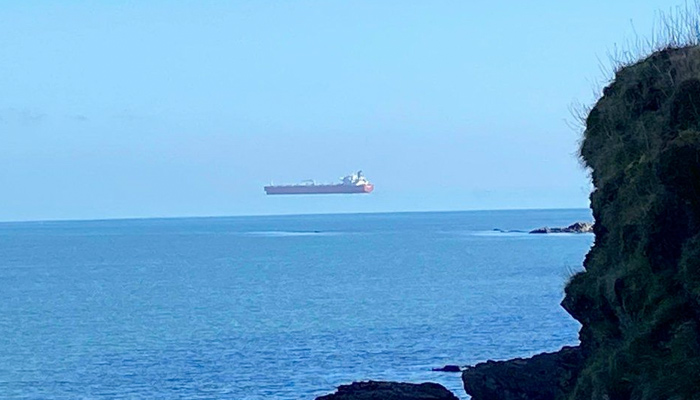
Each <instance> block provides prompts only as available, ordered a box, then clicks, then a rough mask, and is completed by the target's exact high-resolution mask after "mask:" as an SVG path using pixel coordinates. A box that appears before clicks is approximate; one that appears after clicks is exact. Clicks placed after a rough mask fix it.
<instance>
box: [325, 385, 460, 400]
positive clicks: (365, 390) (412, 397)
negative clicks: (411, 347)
mask: <svg viewBox="0 0 700 400" xmlns="http://www.w3.org/2000/svg"><path fill="white" fill-rule="evenodd" d="M316 400H459V399H458V398H457V396H455V395H454V394H452V392H450V391H449V390H447V389H445V387H444V386H442V385H439V384H437V383H432V382H426V383H403V382H377V381H368V382H353V383H352V384H350V385H342V386H340V387H338V391H337V392H335V393H333V394H327V395H325V396H321V397H317V398H316Z"/></svg>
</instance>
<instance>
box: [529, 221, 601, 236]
mask: <svg viewBox="0 0 700 400" xmlns="http://www.w3.org/2000/svg"><path fill="white" fill-rule="evenodd" d="M592 232H593V224H592V223H590V222H576V223H573V224H571V225H569V226H567V227H564V228H550V227H548V226H545V227H543V228H538V229H534V230H532V231H530V233H592Z"/></svg>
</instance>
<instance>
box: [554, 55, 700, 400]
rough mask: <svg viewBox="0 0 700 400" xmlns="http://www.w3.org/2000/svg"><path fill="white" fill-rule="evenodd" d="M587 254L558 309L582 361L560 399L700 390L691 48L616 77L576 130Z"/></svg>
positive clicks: (697, 63)
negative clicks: (587, 215) (575, 330)
mask: <svg viewBox="0 0 700 400" xmlns="http://www.w3.org/2000/svg"><path fill="white" fill-rule="evenodd" d="M581 156H582V158H583V160H584V161H585V163H586V165H587V166H588V167H590V169H591V171H592V179H593V184H594V186H595V190H594V192H593V193H592V195H591V208H592V209H593V215H594V218H595V221H596V222H595V226H594V228H593V229H594V233H595V235H596V238H595V244H594V246H593V248H592V249H591V251H590V252H589V253H588V255H587V256H586V259H585V262H584V267H585V271H584V272H582V273H580V274H578V275H576V276H574V277H573V279H572V280H571V282H570V283H569V284H568V286H567V288H566V298H565V299H564V302H563V303H562V305H563V306H564V308H565V309H566V310H567V311H568V312H569V313H570V314H571V315H572V316H573V317H574V318H576V319H577V320H578V321H580V322H581V324H582V325H583V327H582V328H581V331H580V339H581V347H582V350H583V351H584V354H585V355H586V362H585V364H584V369H583V371H582V372H581V374H580V376H579V378H578V380H577V382H576V385H575V386H574V388H573V390H572V392H571V394H570V398H572V399H591V398H604V397H608V398H610V399H613V400H614V399H632V398H633V399H662V398H674V397H676V398H690V397H691V396H692V395H694V393H696V392H697V391H698V388H700V379H699V378H700V374H698V373H697V371H700V341H699V340H698V339H700V324H699V321H700V319H699V317H700V307H699V304H700V303H699V300H700V49H699V48H697V47H688V48H680V49H667V50H664V51H661V52H657V53H655V54H653V55H652V56H650V57H648V58H647V59H645V60H642V61H641V62H639V63H637V64H635V65H632V66H629V67H626V68H623V69H622V70H620V71H619V72H618V73H617V75H616V77H615V80H614V82H613V83H612V84H611V85H610V86H608V87H607V88H606V89H605V90H604V95H603V97H602V98H601V99H600V100H599V101H598V102H597V104H596V105H595V107H594V108H593V109H592V110H591V112H590V114H589V115H588V118H587V120H586V131H585V134H584V141H583V144H582V147H581Z"/></svg>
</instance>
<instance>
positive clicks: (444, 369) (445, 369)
mask: <svg viewBox="0 0 700 400" xmlns="http://www.w3.org/2000/svg"><path fill="white" fill-rule="evenodd" d="M433 371H436V372H462V368H461V367H460V366H459V365H445V366H444V367H440V368H433Z"/></svg>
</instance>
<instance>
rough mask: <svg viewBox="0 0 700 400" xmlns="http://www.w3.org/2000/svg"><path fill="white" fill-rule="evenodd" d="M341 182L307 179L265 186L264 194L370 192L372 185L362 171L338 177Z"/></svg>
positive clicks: (372, 188)
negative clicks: (294, 182)
mask: <svg viewBox="0 0 700 400" xmlns="http://www.w3.org/2000/svg"><path fill="white" fill-rule="evenodd" d="M340 180H341V183H329V184H317V183H316V182H314V181H312V180H309V181H304V182H302V183H300V184H298V185H270V186H265V193H266V194H352V193H370V192H371V191H372V190H374V185H373V184H371V183H369V181H368V180H367V178H365V177H364V175H362V171H357V173H355V174H350V175H347V176H345V177H343V178H340Z"/></svg>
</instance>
